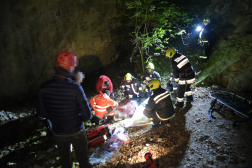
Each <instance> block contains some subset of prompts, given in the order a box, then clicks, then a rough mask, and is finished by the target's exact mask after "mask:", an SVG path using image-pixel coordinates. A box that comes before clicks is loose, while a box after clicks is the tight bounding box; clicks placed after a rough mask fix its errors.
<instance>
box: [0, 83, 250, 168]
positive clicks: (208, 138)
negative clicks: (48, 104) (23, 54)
mask: <svg viewBox="0 0 252 168" xmlns="http://www.w3.org/2000/svg"><path fill="white" fill-rule="evenodd" d="M210 90H211V88H210V87H208V88H203V87H196V88H194V102H193V103H192V107H191V108H185V110H183V111H181V112H180V113H177V114H176V116H175V117H174V119H173V121H172V124H171V125H172V127H170V128H169V127H164V128H160V129H158V130H152V129H151V130H150V131H148V132H147V133H144V134H141V135H138V136H135V137H134V138H131V141H130V142H129V143H127V144H123V145H122V146H121V148H120V149H119V153H120V156H119V157H116V158H114V159H112V160H110V161H109V162H106V163H105V164H104V165H103V166H95V167H116V168H124V167H125V168H142V167H144V166H146V163H145V159H144V155H145V153H147V152H151V153H152V155H153V159H154V160H155V162H158V163H159V165H160V168H175V167H178V168H184V167H188V168H193V167H195V168H198V167H204V168H207V167H216V168H219V167H221V168H222V167H223V168H224V167H225V168H236V167H237V168H240V167H246V166H247V168H249V167H252V154H251V152H252V145H250V142H252V134H251V130H252V124H251V123H248V122H247V123H242V124H241V125H240V126H239V127H236V128H233V127H232V124H233V122H234V121H237V120H240V118H238V117H237V116H232V113H230V111H229V110H227V109H225V108H223V109H222V112H221V113H216V112H215V113H214V115H215V116H216V117H217V118H216V119H215V120H213V121H212V122H208V119H207V112H208V109H209V108H210V105H211V104H210V103H211V98H210V97H209V91H210ZM115 93H118V96H121V92H117V91H116V92H115ZM173 102H175V101H173ZM13 111H14V110H13ZM17 111H20V112H23V111H24V110H23V109H22V108H20V107H19V108H17ZM37 123H38V124H40V122H39V121H37ZM41 127H42V126H41ZM143 129H144V127H143ZM35 131H36V130H35ZM22 132H23V131H22V130H21V131H20V132H16V133H15V134H18V135H20V134H21V133H22ZM42 132H44V131H43V130H42V131H41V130H38V131H37V133H36V136H35V134H34V136H33V137H32V138H30V139H29V141H27V142H23V141H22V142H19V143H18V144H19V146H20V147H18V148H17V147H16V146H15V145H14V146H9V147H5V148H4V149H0V152H1V154H3V153H4V152H9V153H10V154H6V155H5V156H6V157H3V158H2V159H1V160H2V161H4V162H5V163H6V162H14V163H16V164H17V165H20V167H22V166H23V167H31V168H33V167H36V168H40V167H41V168H47V167H55V168H56V167H58V166H59V164H60V163H59V158H58V153H57V149H56V148H55V144H51V143H53V141H52V139H50V138H49V139H48V137H47V136H42ZM102 146H103V144H101V145H98V146H95V147H93V148H90V149H89V155H91V154H92V153H93V152H94V151H95V150H96V148H98V147H102ZM28 147H29V150H28ZM16 148H17V149H16ZM13 149H16V150H14V151H13ZM27 156H29V157H27ZM20 161H22V162H23V163H22V162H20ZM5 165H6V164H5ZM0 167H1V166H0ZM10 167H15V166H10Z"/></svg>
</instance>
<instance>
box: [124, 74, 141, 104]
mask: <svg viewBox="0 0 252 168" xmlns="http://www.w3.org/2000/svg"><path fill="white" fill-rule="evenodd" d="M121 88H122V89H124V94H125V95H126V97H127V99H129V100H135V101H137V103H138V104H139V103H140V98H142V97H144V96H143V92H142V86H141V84H140V82H139V81H138V80H137V79H136V78H133V76H132V75H131V74H130V73H127V74H126V75H125V77H124V81H123V83H122V84H121Z"/></svg>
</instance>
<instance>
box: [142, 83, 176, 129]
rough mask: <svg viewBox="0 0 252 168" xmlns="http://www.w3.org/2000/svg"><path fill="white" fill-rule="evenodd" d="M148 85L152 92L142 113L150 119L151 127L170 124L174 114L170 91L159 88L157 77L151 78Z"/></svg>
mask: <svg viewBox="0 0 252 168" xmlns="http://www.w3.org/2000/svg"><path fill="white" fill-rule="evenodd" d="M149 87H150V90H151V91H153V94H152V95H151V96H150V98H149V101H148V104H147V105H146V106H145V109H144V112H143V113H144V115H145V116H146V117H148V118H151V119H152V122H153V124H154V125H152V128H160V127H163V126H165V125H166V126H170V125H169V123H170V119H171V118H172V117H174V115H175V112H174V108H173V105H172V101H171V97H170V93H169V92H168V91H167V90H165V89H163V88H161V82H160V81H159V80H158V79H152V80H151V81H150V82H149Z"/></svg>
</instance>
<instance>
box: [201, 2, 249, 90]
mask: <svg viewBox="0 0 252 168" xmlns="http://www.w3.org/2000/svg"><path fill="white" fill-rule="evenodd" d="M251 7H252V2H251V1H238V0H230V1H226V0H212V4H211V5H210V6H208V8H207V9H206V13H205V15H206V16H211V18H214V19H215V20H216V23H213V24H215V25H214V29H213V36H214V42H213V48H212V54H211V55H210V59H209V60H208V62H207V63H206V65H205V67H206V69H205V70H204V72H203V73H201V75H200V78H199V82H198V85H202V84H203V83H204V85H212V84H217V85H219V86H222V87H226V88H227V89H228V90H229V91H232V92H248V91H252V87H251V83H252V75H251V74H252V53H251V48H252V31H251V26H252V15H251V10H252V8H251Z"/></svg>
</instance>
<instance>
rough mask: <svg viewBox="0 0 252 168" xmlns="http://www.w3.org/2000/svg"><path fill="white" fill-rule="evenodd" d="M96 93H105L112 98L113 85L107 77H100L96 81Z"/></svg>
mask: <svg viewBox="0 0 252 168" xmlns="http://www.w3.org/2000/svg"><path fill="white" fill-rule="evenodd" d="M96 91H97V92H98V93H107V95H109V96H112V94H113V84H112V82H111V80H110V79H109V77H107V76H105V75H101V76H100V77H99V78H97V80H96Z"/></svg>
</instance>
